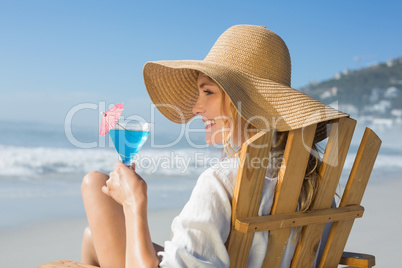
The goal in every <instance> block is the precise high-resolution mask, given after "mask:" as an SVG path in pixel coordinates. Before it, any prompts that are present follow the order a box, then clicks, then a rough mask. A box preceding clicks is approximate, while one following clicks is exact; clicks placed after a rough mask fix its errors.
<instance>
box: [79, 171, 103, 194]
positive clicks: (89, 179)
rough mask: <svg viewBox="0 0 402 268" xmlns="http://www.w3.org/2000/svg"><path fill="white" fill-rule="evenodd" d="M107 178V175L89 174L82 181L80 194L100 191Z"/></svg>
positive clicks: (92, 172)
mask: <svg viewBox="0 0 402 268" xmlns="http://www.w3.org/2000/svg"><path fill="white" fill-rule="evenodd" d="M108 178H109V176H108V175H106V174H104V173H102V172H99V171H91V172H89V173H88V174H86V175H85V176H84V178H83V179H82V183H81V193H82V194H85V193H88V192H92V191H100V190H101V188H102V186H104V185H105V184H106V180H107V179H108Z"/></svg>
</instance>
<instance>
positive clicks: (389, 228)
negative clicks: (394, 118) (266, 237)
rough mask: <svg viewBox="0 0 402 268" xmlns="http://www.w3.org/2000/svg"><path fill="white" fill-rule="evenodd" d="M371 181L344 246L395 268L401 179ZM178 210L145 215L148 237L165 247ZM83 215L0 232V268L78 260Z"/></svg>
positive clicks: (388, 177)
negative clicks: (147, 220) (147, 222)
mask: <svg viewBox="0 0 402 268" xmlns="http://www.w3.org/2000/svg"><path fill="white" fill-rule="evenodd" d="M373 176H377V177H376V178H372V181H371V182H370V183H369V186H368V188H367V190H366V194H365V196H364V199H363V202H362V205H363V206H364V207H365V208H366V211H365V214H364V217H363V219H358V220H356V222H355V225H354V227H353V230H352V234H351V236H350V238H349V240H348V243H347V245H346V249H345V250H346V251H353V252H361V253H367V254H373V255H375V256H376V263H377V265H376V267H399V265H400V261H399V260H398V259H399V258H398V257H397V256H398V255H397V254H398V253H399V252H401V250H402V246H401V245H400V242H399V239H400V238H401V237H402V231H401V228H400V226H399V222H401V220H402V216H401V214H400V213H399V210H400V209H399V205H398V204H399V203H400V200H399V196H400V192H401V190H400V189H402V180H401V179H400V176H399V175H398V174H389V175H387V174H385V175H384V179H383V181H380V180H381V178H379V177H378V176H379V174H378V175H373ZM179 211H180V210H179V209H167V210H155V211H150V212H149V222H150V229H151V235H152V239H153V241H154V242H156V243H160V244H163V242H164V241H165V240H167V239H169V236H170V223H171V221H172V219H173V218H174V217H175V216H176V215H177V214H178V213H179ZM86 225H87V223H86V219H85V217H81V216H80V217H67V218H59V219H55V220H48V221H46V222H37V223H34V224H25V225H22V226H17V227H14V228H7V229H6V230H2V231H0V237H1V239H0V252H1V254H0V267H4V268H24V267H37V266H38V265H40V264H43V263H46V262H50V261H54V260H59V259H71V260H75V261H79V260H80V246H81V237H82V231H83V229H84V228H85V226H86Z"/></svg>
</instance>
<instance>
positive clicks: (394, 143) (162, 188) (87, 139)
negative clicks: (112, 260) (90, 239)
mask: <svg viewBox="0 0 402 268" xmlns="http://www.w3.org/2000/svg"><path fill="white" fill-rule="evenodd" d="M372 128H373V129H374V130H375V131H376V133H377V134H378V135H379V137H380V138H381V139H382V140H383V145H382V147H381V150H380V153H379V156H378V158H377V161H376V164H375V167H374V170H373V172H372V176H371V179H370V184H373V185H375V184H380V183H384V182H385V181H386V180H387V179H388V176H386V174H387V173H392V174H402V173H400V172H401V171H402V141H401V140H402V139H401V138H400V137H401V134H402V132H401V130H402V127H400V126H394V127H392V128H386V129H384V128H382V127H381V128H379V127H378V128H376V126H372ZM363 131H364V128H363V127H359V126H358V128H357V130H356V132H355V136H354V140H353V141H352V145H351V147H350V151H349V156H348V158H347V160H346V163H345V172H347V171H348V170H350V168H351V167H352V165H353V159H354V156H355V155H356V152H357V149H358V140H360V139H361V137H362V135H363ZM98 133H99V129H98V127H96V126H94V127H81V126H80V127H78V126H65V125H63V124H51V123H43V122H42V123H38V122H17V123H16V122H15V121H0V211H1V216H0V231H1V230H3V231H4V230H8V229H10V228H17V227H18V226H22V225H30V224H32V223H38V222H41V221H47V220H50V219H63V218H66V217H70V218H71V217H77V218H78V217H85V210H84V207H83V204H82V199H81V192H80V186H81V181H82V178H83V176H85V174H87V173H88V172H90V171H93V170H97V171H100V172H104V173H106V174H108V173H110V172H111V171H112V170H113V169H114V167H115V165H116V162H117V161H119V156H118V154H117V153H116V151H115V149H114V146H113V143H112V142H111V140H110V139H109V137H108V136H99V134H98ZM203 138H204V137H203V134H202V133H195V134H194V136H193V137H189V136H187V135H182V134H180V135H177V134H172V133H171V132H169V131H167V130H166V131H164V130H163V129H160V130H158V131H155V132H152V130H151V134H150V135H149V138H148V140H147V142H146V143H145V145H144V147H143V148H142V149H141V150H140V152H139V153H138V155H137V156H136V158H135V162H136V163H137V172H138V174H140V175H141V176H142V177H143V178H144V180H146V182H147V184H148V196H149V198H148V199H149V209H150V210H164V209H176V208H181V207H182V206H183V205H184V204H185V203H186V201H187V200H188V198H189V196H190V194H191V191H192V189H193V187H194V185H195V183H196V181H197V178H198V176H199V175H200V174H201V173H202V172H203V170H205V169H206V168H208V167H209V166H211V165H213V164H216V163H217V162H218V161H220V159H221V158H222V148H215V147H213V146H207V145H206V144H205V141H204V140H203ZM395 177H397V178H398V176H389V179H391V178H392V179H395ZM400 177H402V175H401V176H400ZM342 178H343V179H342V180H341V184H342V183H344V181H345V178H347V174H346V173H345V174H343V175H342Z"/></svg>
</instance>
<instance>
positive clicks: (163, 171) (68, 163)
mask: <svg viewBox="0 0 402 268" xmlns="http://www.w3.org/2000/svg"><path fill="white" fill-rule="evenodd" d="M0 152H1V154H0V176H2V177H7V176H18V177H21V178H24V177H27V178H29V179H32V178H37V179H40V177H41V175H43V174H52V173H57V174H70V173H79V174H85V173H87V172H89V171H92V170H98V171H101V172H105V173H109V172H110V171H112V170H113V169H114V167H115V164H116V162H117V161H118V160H119V158H118V155H117V153H116V151H115V150H113V149H69V148H48V147H18V146H5V145H0ZM355 156H356V155H355V153H350V154H349V156H348V158H347V159H346V163H345V168H347V169H350V168H351V167H352V165H353V159H354V158H355ZM220 157H221V152H220V151H219V150H213V149H202V150H201V149H199V150H195V149H193V148H186V149H183V148H180V149H171V150H155V149H144V150H141V151H140V153H139V154H138V155H137V156H136V157H135V162H136V163H137V164H136V165H137V171H138V172H139V173H140V174H147V175H152V176H154V177H159V176H188V175H191V176H194V175H199V174H200V173H202V171H204V170H205V169H206V168H208V167H210V166H211V165H213V164H215V163H217V162H219V160H220ZM335 164H336V163H335ZM375 169H402V152H398V153H396V152H395V151H387V150H384V151H383V152H382V151H380V154H379V155H378V157H377V160H376V163H375Z"/></svg>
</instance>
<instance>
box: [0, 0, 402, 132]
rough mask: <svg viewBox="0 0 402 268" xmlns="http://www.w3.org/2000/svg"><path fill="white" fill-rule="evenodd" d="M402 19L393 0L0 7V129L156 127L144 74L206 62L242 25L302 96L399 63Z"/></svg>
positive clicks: (24, 1)
mask: <svg viewBox="0 0 402 268" xmlns="http://www.w3.org/2000/svg"><path fill="white" fill-rule="evenodd" d="M401 13H402V2H401V1H389V0H385V1H362V0H354V1H350V0H348V1H345V0H338V1H318V0H313V1H269V0H265V1H252V0H249V1H237V0H232V1H218V0H213V1H210V0H205V1H190V0H187V1H174V0H171V1H152V0H149V1H135V0H131V1H128V0H115V1H111V0H0V120H15V121H21V122H23V121H29V122H46V123H54V124H65V123H69V124H70V123H71V124H77V125H88V126H89V125H95V124H98V121H99V112H101V111H103V110H104V109H106V108H107V107H109V105H111V104H115V103H118V102H123V103H124V105H125V111H124V112H123V113H125V114H126V115H132V114H137V115H139V116H141V117H143V118H144V119H146V120H151V119H150V117H151V114H152V113H153V112H155V111H153V109H152V107H151V101H150V99H149V97H148V95H147V92H146V89H145V87H144V83H143V77H142V68H143V66H144V64H145V63H146V62H147V61H153V60H179V59H195V60H197V59H198V60H202V59H203V58H204V57H205V56H206V55H207V53H208V51H209V50H210V48H211V47H212V45H213V44H214V42H215V41H216V39H217V38H218V37H219V35H220V34H221V33H223V32H224V31H225V30H226V29H227V28H229V27H230V26H232V25H236V24H254V25H263V26H266V27H267V28H268V29H270V30H272V31H274V32H276V33H277V34H279V35H280V36H281V37H282V38H283V39H284V41H285V42H286V44H287V46H288V48H289V50H290V54H291V58H292V86H293V87H294V88H296V89H297V88H301V87H303V86H305V85H307V84H308V83H310V82H312V81H322V80H326V79H329V78H331V77H333V76H334V75H335V74H336V73H337V72H340V71H344V70H345V69H356V68H360V67H365V66H368V65H371V64H374V63H378V62H385V61H387V60H389V59H391V58H396V57H401V56H402V34H401V29H402V16H401ZM357 59H358V60H357ZM156 117H157V118H158V119H156V121H160V122H161V123H160V124H161V125H163V126H165V127H168V126H170V125H169V123H167V121H166V120H165V121H164V119H163V118H162V116H161V115H160V114H158V113H157V112H156Z"/></svg>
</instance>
